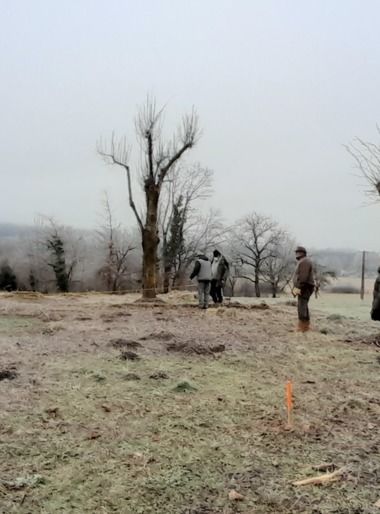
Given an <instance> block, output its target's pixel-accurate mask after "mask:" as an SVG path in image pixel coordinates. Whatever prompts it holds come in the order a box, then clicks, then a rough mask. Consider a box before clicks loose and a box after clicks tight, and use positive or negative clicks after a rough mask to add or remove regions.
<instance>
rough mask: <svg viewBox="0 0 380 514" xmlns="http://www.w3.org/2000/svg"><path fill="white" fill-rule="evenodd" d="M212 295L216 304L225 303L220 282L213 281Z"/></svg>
mask: <svg viewBox="0 0 380 514" xmlns="http://www.w3.org/2000/svg"><path fill="white" fill-rule="evenodd" d="M210 294H211V298H212V299H213V301H214V303H223V290H222V286H221V284H220V282H219V280H211V292H210Z"/></svg>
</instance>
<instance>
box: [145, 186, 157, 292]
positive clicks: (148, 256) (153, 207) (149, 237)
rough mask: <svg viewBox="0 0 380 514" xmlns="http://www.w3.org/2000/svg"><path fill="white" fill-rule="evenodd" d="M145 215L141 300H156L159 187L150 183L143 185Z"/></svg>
mask: <svg viewBox="0 0 380 514" xmlns="http://www.w3.org/2000/svg"><path fill="white" fill-rule="evenodd" d="M145 192H146V201H147V213H146V222H145V226H144V229H143V234H142V248H143V298H147V299H152V298H156V287H157V248H158V244H159V242H160V240H159V237H158V224H157V219H158V199H159V196H160V193H159V186H157V185H156V184H155V183H154V182H152V181H147V182H146V184H145Z"/></svg>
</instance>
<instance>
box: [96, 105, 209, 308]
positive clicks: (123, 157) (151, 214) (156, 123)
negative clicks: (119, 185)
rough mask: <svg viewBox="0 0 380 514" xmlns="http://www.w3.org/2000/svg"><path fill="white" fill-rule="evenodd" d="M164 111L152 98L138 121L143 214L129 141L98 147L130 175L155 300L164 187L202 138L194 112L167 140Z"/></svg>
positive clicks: (147, 288)
mask: <svg viewBox="0 0 380 514" xmlns="http://www.w3.org/2000/svg"><path fill="white" fill-rule="evenodd" d="M162 115H163V110H162V109H161V110H157V108H156V104H155V102H154V101H152V100H150V99H148V100H147V102H146V105H145V106H144V107H143V108H142V109H141V110H140V112H139V114H138V117H137V120H136V131H137V137H138V139H139V143H140V147H141V151H142V159H141V172H142V189H143V193H144V197H145V209H144V212H143V214H141V213H140V212H139V211H138V209H137V207H136V204H135V201H134V197H133V191H132V175H133V176H135V178H136V174H137V169H132V168H133V167H132V164H131V157H130V151H129V149H128V145H127V140H126V138H125V137H124V138H121V139H120V140H118V141H117V140H116V139H115V137H114V135H113V136H112V138H111V141H110V144H109V145H104V144H102V142H100V143H99V144H98V152H99V154H100V155H102V156H103V157H104V158H105V159H106V160H107V161H109V162H110V163H111V164H114V165H117V166H120V167H121V168H122V169H123V170H124V171H125V173H126V177H127V184H128V195H129V205H130V207H131V209H132V211H133V213H134V215H135V217H136V221H137V224H138V227H139V229H140V233H141V244H142V251H143V297H144V298H155V297H156V287H157V268H158V266H157V261H158V246H159V243H160V238H159V206H160V198H161V192H162V189H163V184H164V182H165V180H166V179H167V177H168V174H169V173H170V171H171V170H172V169H173V167H174V166H176V165H177V164H178V163H179V162H180V160H181V159H182V157H183V156H184V154H185V153H186V152H187V151H188V150H190V149H191V148H193V146H194V145H195V144H196V142H197V139H198V137H199V129H198V117H197V115H196V113H195V111H193V112H192V113H191V114H190V115H188V116H185V117H184V118H183V120H182V124H181V125H180V126H179V128H178V129H177V132H176V134H175V135H174V136H173V138H172V139H171V140H170V141H164V138H163V134H162V130H161V129H162Z"/></svg>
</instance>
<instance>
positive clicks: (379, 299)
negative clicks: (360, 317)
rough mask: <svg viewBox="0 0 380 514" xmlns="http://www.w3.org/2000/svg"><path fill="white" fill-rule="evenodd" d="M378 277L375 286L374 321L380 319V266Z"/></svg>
mask: <svg viewBox="0 0 380 514" xmlns="http://www.w3.org/2000/svg"><path fill="white" fill-rule="evenodd" d="M377 273H378V275H377V278H376V280H375V284H374V286H373V302H372V310H371V318H372V319H373V320H374V321H380V268H378V270H377Z"/></svg>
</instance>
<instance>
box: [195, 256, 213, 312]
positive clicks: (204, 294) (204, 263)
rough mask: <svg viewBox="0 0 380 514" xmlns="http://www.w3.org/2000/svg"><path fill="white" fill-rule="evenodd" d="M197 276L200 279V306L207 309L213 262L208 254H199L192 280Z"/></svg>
mask: <svg viewBox="0 0 380 514" xmlns="http://www.w3.org/2000/svg"><path fill="white" fill-rule="evenodd" d="M195 277H197V279H198V300H199V307H200V309H207V308H208V299H209V296H210V288H211V262H210V261H209V259H208V257H207V256H206V255H203V254H200V255H198V257H197V260H196V261H195V264H194V269H193V272H192V274H191V275H190V280H193V278H195Z"/></svg>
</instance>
